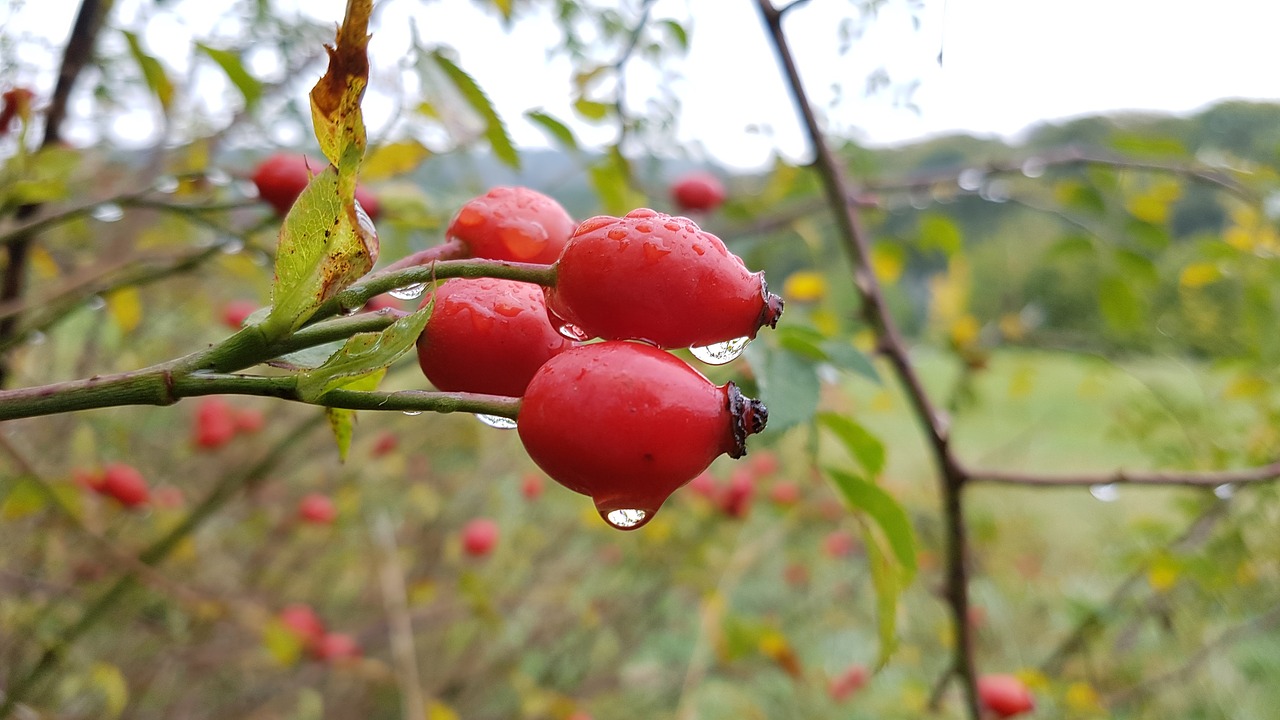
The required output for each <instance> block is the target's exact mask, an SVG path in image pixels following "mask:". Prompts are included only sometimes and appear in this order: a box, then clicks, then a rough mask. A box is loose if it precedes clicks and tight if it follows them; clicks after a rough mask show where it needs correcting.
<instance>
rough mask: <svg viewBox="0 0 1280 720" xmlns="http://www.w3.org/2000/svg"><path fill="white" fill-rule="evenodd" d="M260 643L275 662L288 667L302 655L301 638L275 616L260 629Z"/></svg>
mask: <svg viewBox="0 0 1280 720" xmlns="http://www.w3.org/2000/svg"><path fill="white" fill-rule="evenodd" d="M262 644H263V646H264V647H266V649H267V652H268V653H270V655H271V657H272V658H274V659H275V661H276V662H278V663H280V664H281V665H284V666H285V667H289V666H290V665H293V664H294V663H296V662H298V658H299V657H301V656H302V638H300V637H298V634H297V633H295V632H294V631H292V630H290V629H289V628H287V627H285V626H284V623H282V622H280V621H279V620H278V619H276V618H272V619H271V620H269V621H267V625H266V627H265V628H263V630H262Z"/></svg>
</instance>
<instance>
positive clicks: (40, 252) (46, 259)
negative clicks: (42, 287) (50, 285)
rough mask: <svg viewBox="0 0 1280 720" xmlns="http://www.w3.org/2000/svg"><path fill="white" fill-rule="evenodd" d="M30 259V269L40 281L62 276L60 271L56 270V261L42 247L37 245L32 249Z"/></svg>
mask: <svg viewBox="0 0 1280 720" xmlns="http://www.w3.org/2000/svg"><path fill="white" fill-rule="evenodd" d="M30 257H31V268H32V269H33V270H34V271H35V273H36V276H37V277H38V278H40V279H41V280H52V279H53V278H56V277H58V276H59V275H61V274H62V270H60V269H59V268H58V261H57V260H54V259H53V256H52V255H50V254H49V251H48V250H45V249H44V247H43V246H40V245H37V246H36V247H34V248H32V250H31V256H30Z"/></svg>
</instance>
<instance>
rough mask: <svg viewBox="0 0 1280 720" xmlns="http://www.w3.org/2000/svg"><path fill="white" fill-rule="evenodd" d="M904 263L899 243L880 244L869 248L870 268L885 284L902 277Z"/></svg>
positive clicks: (890, 283)
mask: <svg viewBox="0 0 1280 720" xmlns="http://www.w3.org/2000/svg"><path fill="white" fill-rule="evenodd" d="M904 264H905V260H904V259H903V253H902V246H900V245H887V244H880V245H876V246H875V247H874V248H872V249H871V269H872V270H874V271H875V273H876V277H878V278H880V282H883V283H885V284H886V285H892V284H893V283H895V282H897V281H898V278H900V277H902V266H903V265H904Z"/></svg>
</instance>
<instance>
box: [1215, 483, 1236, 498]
mask: <svg viewBox="0 0 1280 720" xmlns="http://www.w3.org/2000/svg"><path fill="white" fill-rule="evenodd" d="M1213 494H1214V495H1216V496H1218V498H1219V499H1221V500H1229V499H1231V496H1232V495H1235V494H1236V486H1235V485H1232V484H1231V483H1223V484H1221V485H1219V486H1218V487H1216V488H1214V489H1213Z"/></svg>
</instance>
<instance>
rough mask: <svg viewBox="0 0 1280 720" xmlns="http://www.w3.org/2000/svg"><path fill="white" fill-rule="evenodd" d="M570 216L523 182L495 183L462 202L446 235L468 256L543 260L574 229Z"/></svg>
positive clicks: (554, 252) (555, 255)
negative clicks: (463, 248)
mask: <svg viewBox="0 0 1280 720" xmlns="http://www.w3.org/2000/svg"><path fill="white" fill-rule="evenodd" d="M574 224H575V223H574V222H573V218H572V217H570V215H569V212H568V211H567V210H565V209H564V207H563V206H562V205H560V203H558V202H556V200H555V199H554V198H552V197H550V196H547V195H544V194H542V193H540V192H538V191H537V190H532V189H530V188H527V187H519V186H516V187H496V188H493V189H492V190H490V191H489V192H487V193H485V194H484V195H481V196H479V197H477V198H473V199H471V200H469V201H467V203H466V204H465V205H463V206H462V208H461V209H460V210H458V213H457V214H456V215H454V216H453V219H452V220H451V221H449V227H448V228H447V229H446V230H445V235H446V236H448V237H450V238H454V239H457V240H460V241H462V242H463V243H465V244H466V245H467V249H468V252H469V254H470V255H471V256H472V257H478V258H486V259H489V260H508V261H513V262H527V263H539V264H543V265H547V264H550V263H553V262H555V261H556V258H558V257H560V251H561V249H562V248H564V245H565V242H566V241H568V239H569V235H570V234H572V233H573V228H574Z"/></svg>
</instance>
